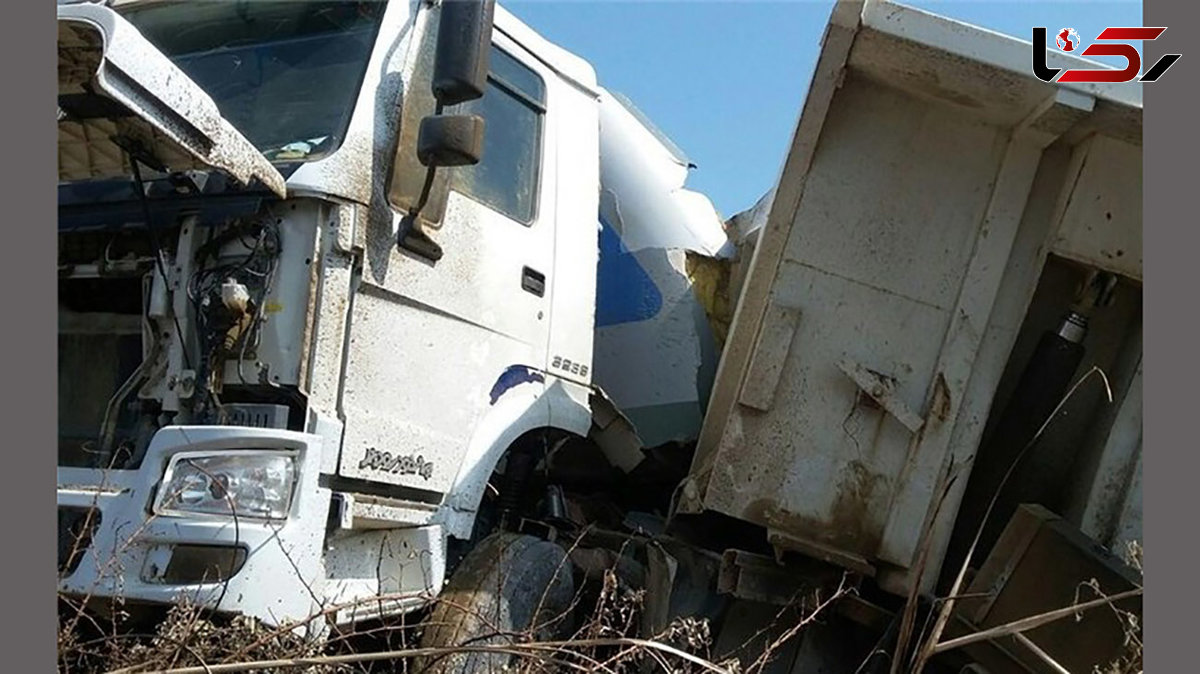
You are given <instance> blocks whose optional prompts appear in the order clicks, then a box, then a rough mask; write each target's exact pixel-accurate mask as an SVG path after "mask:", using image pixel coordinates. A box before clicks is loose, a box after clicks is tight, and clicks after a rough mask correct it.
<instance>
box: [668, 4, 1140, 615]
mask: <svg viewBox="0 0 1200 674" xmlns="http://www.w3.org/2000/svg"><path fill="white" fill-rule="evenodd" d="M1048 62H1049V65H1050V67H1089V66H1092V67H1094V66H1095V64H1089V63H1087V62H1084V61H1081V60H1080V59H1077V58H1073V57H1067V56H1065V55H1063V54H1061V53H1057V52H1055V53H1052V54H1049V55H1048ZM1031 63H1032V58H1031V48H1030V43H1029V41H1028V36H1022V39H1018V38H1015V37H1008V36H1004V35H1000V34H997V33H993V32H990V31H986V30H983V29H981V28H977V27H973V26H969V25H966V24H962V23H958V22H955V21H952V20H949V19H946V18H943V17H939V16H936V15H933V14H929V13H925V12H921V11H918V10H914V9H911V8H907V7H904V6H901V5H897V4H893V3H887V2H865V3H864V2H861V1H859V2H842V3H839V4H838V5H837V6H836V7H835V9H834V11H833V15H832V17H831V19H830V23H829V26H828V29H827V32H826V35H825V38H824V42H823V46H822V50H821V54H820V57H819V60H818V63H817V65H816V69H815V72H814V74H813V79H812V82H811V86H810V88H809V91H808V96H807V100H806V102H805V104H804V107H803V111H802V114H801V117H800V120H799V122H798V125H797V128H796V131H795V135H794V137H793V139H792V144H791V147H790V150H789V153H788V156H787V160H786V163H785V166H784V168H783V172H782V175H781V176H780V179H779V181H778V184H777V186H776V188H775V190H774V198H773V201H771V202H770V206H769V208H765V209H764V208H759V209H758V211H759V212H760V213H765V214H766V217H765V221H764V222H765V224H763V225H762V227H761V230H760V231H756V232H754V236H755V237H757V238H756V239H755V241H756V243H755V244H754V245H753V257H752V258H751V262H750V265H749V272H748V275H747V277H746V280H745V283H744V285H743V286H742V289H741V296H740V301H739V304H738V308H737V312H736V315H735V317H734V320H733V325H732V328H731V333H730V336H729V338H728V341H727V344H726V347H725V351H724V354H723V356H722V362H721V365H720V368H719V371H718V374H717V378H716V383H715V387H714V390H713V395H712V399H711V403H710V405H709V407H708V411H707V415H706V418H705V425H704V428H703V431H702V434H701V437H700V441H699V447H698V450H697V455H696V458H695V462H694V465H693V468H692V473H691V478H690V480H689V483H688V484H686V485H685V489H684V491H683V499H682V503H681V509H682V510H684V511H692V512H696V511H700V510H711V511H717V512H720V513H724V514H726V515H730V516H733V517H736V518H740V519H742V520H745V521H748V522H752V523H754V524H757V525H761V526H762V527H765V528H766V530H767V532H768V535H769V537H770V539H771V541H772V542H773V543H774V544H775V545H776V547H777V548H781V549H788V550H794V551H799V552H802V553H806V554H809V555H813V556H817V557H820V558H823V559H826V560H829V561H834V562H836V563H838V564H841V565H843V566H846V567H849V568H852V569H856V570H859V571H861V572H863V573H866V574H868V575H872V576H875V577H876V579H877V580H878V581H879V583H880V585H881V586H882V587H884V588H885V589H887V590H889V591H893V592H896V593H905V592H907V590H908V589H910V588H911V587H912V586H913V585H914V584H919V586H920V587H921V588H923V589H928V588H930V587H931V585H932V583H933V580H934V578H935V577H936V575H937V571H938V569H939V567H940V566H941V565H942V562H943V558H944V557H945V555H946V551H947V549H948V548H950V547H951V545H950V541H951V538H952V533H953V531H954V526H955V520H956V519H959V514H960V512H961V511H964V510H965V509H967V508H968V506H971V504H970V503H968V500H969V498H975V499H976V500H978V497H977V496H970V497H969V498H964V493H968V494H969V493H970V492H969V490H968V489H967V483H968V482H969V480H968V478H969V477H972V478H974V476H971V470H972V466H975V467H976V470H977V471H979V470H996V468H995V466H996V465H998V464H997V463H996V462H995V461H993V462H991V463H988V462H977V461H974V459H976V458H977V456H976V455H977V453H978V452H981V451H983V450H981V449H980V448H981V447H986V446H987V445H986V443H985V442H983V441H984V440H985V439H986V438H987V437H988V435H987V429H988V428H990V424H991V423H992V422H989V419H991V417H993V416H995V415H994V413H995V412H997V411H998V410H1000V408H1002V407H1003V406H1004V404H1006V403H1007V398H1006V397H1007V396H1010V394H1011V393H1012V392H1013V391H1014V390H1015V389H1016V387H1017V386H1018V384H1017V382H1018V380H1019V379H1020V375H1021V370H1022V369H1023V368H1024V366H1025V363H1026V362H1027V361H1029V359H1030V357H1031V356H1030V354H1031V353H1032V352H1033V351H1034V349H1035V346H1036V344H1037V342H1038V338H1039V336H1040V335H1042V334H1043V333H1044V332H1045V331H1046V330H1054V329H1055V328H1057V327H1058V321H1059V319H1060V318H1061V316H1062V315H1063V312H1064V311H1066V310H1068V309H1069V308H1071V307H1074V306H1079V305H1078V303H1079V302H1081V301H1082V300H1081V299H1080V298H1081V297H1083V294H1081V293H1082V292H1083V291H1084V290H1086V288H1088V287H1090V286H1089V284H1091V283H1092V282H1093V281H1094V280H1095V279H1096V278H1097V275H1098V274H1099V276H1100V277H1102V278H1106V279H1112V280H1111V282H1109V285H1108V286H1106V288H1107V289H1108V294H1107V295H1105V298H1106V299H1105V302H1104V303H1103V304H1104V308H1102V309H1097V310H1096V315H1095V317H1094V318H1093V321H1092V326H1091V332H1090V333H1089V334H1088V336H1087V339H1086V340H1084V342H1083V346H1084V347H1086V355H1084V356H1083V357H1082V359H1081V361H1080V362H1079V365H1078V368H1077V369H1074V370H1072V373H1073V375H1074V377H1075V378H1077V377H1078V376H1079V375H1081V374H1083V373H1084V372H1085V371H1087V370H1088V369H1089V368H1090V367H1091V366H1092V365H1096V366H1099V367H1101V368H1102V369H1104V370H1105V371H1106V373H1107V374H1108V375H1109V378H1110V382H1111V384H1112V388H1113V396H1114V400H1113V402H1112V403H1111V404H1108V403H1106V402H1103V401H1100V400H1099V399H1098V393H1097V391H1099V390H1102V387H1100V388H1096V387H1090V386H1089V387H1085V390H1084V391H1083V392H1081V394H1080V398H1079V401H1078V402H1077V403H1073V404H1078V406H1079V409H1078V410H1075V413H1074V414H1073V415H1072V416H1070V419H1068V420H1066V421H1063V422H1061V423H1060V422H1058V421H1056V422H1055V424H1054V425H1053V426H1052V427H1051V428H1050V429H1049V430H1048V431H1047V432H1048V433H1050V434H1056V435H1055V437H1054V438H1053V442H1052V443H1050V444H1051V445H1052V446H1051V447H1049V448H1048V449H1046V450H1045V451H1044V452H1042V451H1041V450H1039V456H1040V457H1042V458H1041V459H1037V460H1042V461H1045V464H1044V465H1043V464H1038V463H1037V462H1036V461H1037V460H1035V462H1034V464H1032V465H1034V467H1035V468H1036V470H1035V471H1034V473H1032V474H1031V475H1030V476H1029V477H1028V479H1027V480H1026V481H1025V484H1026V485H1027V486H1029V487H1030V488H1031V489H1032V488H1033V487H1034V486H1039V485H1040V487H1044V488H1043V489H1041V490H1040V491H1038V490H1034V491H1033V492H1029V493H1021V494H1019V497H1020V499H1022V500H1032V501H1037V502H1040V503H1044V504H1045V505H1047V506H1048V507H1051V508H1053V509H1054V510H1055V512H1057V513H1059V514H1061V515H1063V516H1064V517H1066V518H1067V519H1068V520H1070V521H1071V522H1072V524H1073V525H1075V526H1078V527H1079V528H1081V529H1082V530H1083V531H1084V532H1086V533H1087V534H1088V535H1089V536H1091V537H1093V538H1094V539H1096V540H1099V541H1101V542H1102V543H1104V544H1105V545H1109V546H1116V545H1117V544H1118V543H1120V542H1121V541H1123V540H1127V539H1129V538H1140V517H1141V515H1140V508H1141V505H1140V460H1141V459H1140V457H1141V421H1140V412H1139V411H1138V410H1140V407H1141V388H1140V376H1141V346H1140V335H1141V327H1140V302H1141V276H1142V252H1141V251H1142V241H1141V231H1142V222H1141V212H1142V202H1141V176H1142V156H1141V123H1142V121H1141V120H1142V108H1141V91H1140V85H1138V84H1136V83H1135V84H1120V85H1092V84H1084V85H1054V84H1047V83H1044V82H1042V81H1040V80H1038V79H1037V78H1036V77H1035V76H1034V75H1033V73H1032V70H1031ZM749 250H750V246H745V245H744V246H743V249H742V252H743V255H747V254H749ZM1089 306H1090V305H1089ZM1080 311H1083V310H1082V309H1080ZM1093 388H1096V390H1093ZM993 421H994V420H993ZM985 463H986V464H987V465H988V466H989V467H988V468H986V469H983V468H979V466H981V465H983V464H985ZM1001 472H1002V471H1001ZM951 473H952V474H954V475H956V476H957V477H956V478H955V480H954V481H953V483H952V484H951V486H950V488H949V490H948V491H947V496H946V498H945V500H944V502H943V503H942V504H941V506H940V509H938V508H937V503H938V498H937V495H938V494H940V493H941V492H942V491H945V490H943V489H942V485H943V484H945V482H946V480H945V476H946V475H947V474H951ZM1047 476H1053V479H1051V477H1047ZM985 477H986V476H985ZM981 479H982V478H981ZM1039 480H1042V481H1043V482H1046V484H1042V483H1039ZM977 491H978V490H977ZM977 505H978V504H977V503H976V504H975V506H977ZM972 507H974V506H972ZM1013 507H1014V508H1015V506H1013ZM935 511H936V513H935ZM935 514H936V517H935ZM931 521H932V522H933V526H932V535H931V537H930V539H929V540H930V541H931V544H930V547H929V551H930V554H929V562H928V567H927V573H926V574H925V575H924V576H923V577H922V578H921V579H918V578H916V575H917V574H916V573H915V572H914V568H916V566H917V563H918V560H917V557H918V555H917V553H918V549H919V548H920V547H921V541H922V540H923V532H924V531H925V530H926V526H927V524H928V523H929V522H931ZM1001 524H1003V522H1001ZM918 581H919V582H918Z"/></svg>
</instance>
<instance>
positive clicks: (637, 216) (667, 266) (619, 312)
mask: <svg viewBox="0 0 1200 674" xmlns="http://www.w3.org/2000/svg"><path fill="white" fill-rule="evenodd" d="M599 109H600V120H599V123H600V148H599V151H600V184H601V187H602V191H601V195H600V220H601V233H600V261H599V277H598V279H596V278H595V276H596V275H595V274H593V278H592V279H591V282H593V283H598V285H599V288H598V290H597V293H598V295H597V298H598V299H597V304H596V307H595V310H596V320H595V326H596V327H595V340H596V345H595V358H594V372H595V381H596V383H597V385H599V386H600V387H601V388H602V389H604V391H605V393H607V394H608V395H609V396H611V397H612V400H613V401H614V402H615V403H616V404H617V406H618V407H620V409H621V411H622V412H623V413H624V414H625V415H626V416H627V417H628V418H629V420H630V421H631V422H632V423H633V424H634V426H635V427H636V429H637V433H638V435H639V436H640V438H641V441H642V442H644V443H645V444H646V445H647V446H657V445H661V444H664V443H667V442H690V441H694V440H695V438H696V436H697V435H698V434H699V430H700V424H701V419H702V417H703V415H704V405H705V404H706V403H707V399H708V392H709V388H710V386H711V382H712V377H713V374H714V371H715V369H716V363H717V359H718V355H719V354H718V353H717V346H716V343H715V339H714V337H713V334H712V328H711V326H710V324H709V320H708V316H707V314H706V312H705V309H704V307H703V306H702V305H701V304H700V301H699V298H697V296H696V294H695V292H694V291H693V289H692V279H691V273H690V270H689V269H688V255H689V254H692V253H696V254H701V255H705V256H710V257H714V256H723V255H726V254H727V253H728V250H727V249H728V248H729V246H728V239H727V237H726V235H725V231H724V227H723V225H722V223H721V220H720V218H719V217H718V215H717V212H716V210H715V209H714V207H713V205H712V203H711V202H710V201H709V200H708V198H707V197H705V196H703V195H701V194H699V193H697V192H693V191H691V190H688V189H685V188H684V183H685V181H686V179H687V175H688V164H687V163H686V160H684V159H682V158H681V157H679V156H677V153H676V152H674V151H673V150H672V148H671V147H669V146H668V145H667V144H666V143H664V142H663V140H662V139H660V138H659V137H658V136H657V135H656V134H655V133H654V132H652V131H651V130H650V129H649V128H647V127H646V126H645V124H644V123H643V122H642V121H641V120H640V119H639V118H638V117H637V115H636V114H635V113H634V112H633V111H632V110H631V109H629V108H628V107H627V105H626V104H625V103H623V102H622V101H621V100H620V99H619V98H617V97H616V96H614V95H613V94H611V93H610V92H607V91H604V92H602V93H601V97H600V106H599ZM593 236H594V235H593ZM593 245H594V244H593ZM591 268H595V265H594V263H593V265H592V266H591Z"/></svg>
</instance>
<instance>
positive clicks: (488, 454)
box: [443, 373, 592, 538]
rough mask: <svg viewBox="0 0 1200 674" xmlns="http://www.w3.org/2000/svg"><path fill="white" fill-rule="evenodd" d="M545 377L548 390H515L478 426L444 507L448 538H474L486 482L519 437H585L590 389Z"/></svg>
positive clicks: (484, 417)
mask: <svg viewBox="0 0 1200 674" xmlns="http://www.w3.org/2000/svg"><path fill="white" fill-rule="evenodd" d="M542 374H543V375H544V376H545V382H546V383H545V386H544V388H543V387H534V386H516V387H514V388H511V389H508V390H507V391H504V392H503V394H501V395H500V396H499V397H498V398H497V399H496V402H495V403H494V404H492V405H491V406H490V407H489V408H488V410H487V412H486V413H485V414H484V416H483V418H482V419H481V420H480V422H479V424H478V426H476V428H475V432H474V434H473V435H472V436H471V441H470V444H469V445H468V446H467V453H466V455H465V456H464V457H463V461H462V464H461V468H459V471H458V475H457V476H455V478H454V484H453V486H452V487H451V489H450V492H449V494H448V495H447V497H446V501H445V502H444V504H443V508H444V509H445V511H446V512H445V519H444V525H445V527H446V533H447V534H449V535H450V536H454V537H455V538H468V537H470V535H471V527H472V526H473V525H474V523H475V513H476V511H477V510H478V508H479V503H480V502H481V500H482V499H483V490H484V489H485V488H486V486H487V482H488V479H489V478H490V477H491V476H492V473H493V472H495V470H496V465H497V464H498V463H499V462H500V459H501V457H503V456H504V453H505V452H507V451H508V448H509V447H510V446H512V444H513V443H514V442H516V440H517V439H518V438H520V437H521V436H523V435H525V434H526V433H529V432H530V431H536V430H538V429H558V430H564V431H568V432H571V433H575V434H576V435H579V436H581V437H582V436H586V435H587V433H588V429H589V428H590V427H591V423H592V413H591V408H590V406H589V403H588V393H589V390H588V388H587V387H585V386H581V385H579V384H575V383H572V382H568V381H564V380H562V379H559V378H558V377H555V376H554V375H551V374H546V373H542Z"/></svg>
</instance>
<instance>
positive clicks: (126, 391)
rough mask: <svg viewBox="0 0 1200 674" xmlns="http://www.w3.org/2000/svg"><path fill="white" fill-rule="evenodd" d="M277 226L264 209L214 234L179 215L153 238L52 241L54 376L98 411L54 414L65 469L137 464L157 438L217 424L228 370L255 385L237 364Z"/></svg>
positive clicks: (262, 306) (266, 281) (124, 232)
mask: <svg viewBox="0 0 1200 674" xmlns="http://www.w3.org/2000/svg"><path fill="white" fill-rule="evenodd" d="M281 224H282V223H281V221H280V219H279V218H277V217H275V216H274V215H273V214H271V213H270V212H268V211H264V212H262V213H260V215H259V216H257V217H253V218H234V219H232V220H230V221H227V222H225V223H221V224H217V223H214V224H211V225H209V224H205V223H200V222H199V221H198V220H197V219H196V218H194V217H188V218H185V219H184V220H183V221H182V222H181V223H180V224H179V225H178V226H175V227H170V228H167V227H157V228H155V231H154V232H153V236H150V235H148V232H147V230H145V229H143V228H140V227H139V228H126V229H121V230H118V231H111V230H94V231H88V232H82V231H76V232H69V233H64V234H62V235H61V236H60V242H59V276H60V282H59V316H60V318H59V324H60V335H61V336H60V341H59V350H60V354H59V355H60V361H62V362H63V364H64V366H66V367H67V370H66V371H64V372H63V374H62V376H66V377H69V378H70V379H71V384H72V387H74V388H76V389H77V390H80V391H83V392H85V393H86V394H87V396H88V398H89V399H92V400H97V401H107V402H101V403H100V404H99V405H90V406H79V405H71V406H69V408H64V409H63V410H60V413H61V414H65V415H66V417H67V418H66V419H64V422H65V423H66V426H67V427H70V428H71V429H72V430H71V432H70V433H68V434H67V436H69V437H66V439H63V440H62V442H63V444H62V446H60V455H62V454H63V452H65V453H66V454H67V455H73V456H74V457H75V458H74V459H71V460H68V461H67V462H68V463H69V464H72V465H81V466H94V467H113V468H119V467H128V466H136V465H137V464H138V463H140V460H141V457H142V456H143V455H144V453H145V450H146V448H147V446H148V444H149V441H150V438H151V437H152V436H153V435H154V433H155V431H157V430H158V429H159V428H161V427H163V426H165V425H167V424H170V423H220V422H223V421H224V420H225V418H226V415H227V414H228V410H227V409H224V408H223V407H222V405H221V401H220V395H221V393H222V391H223V389H224V386H225V383H226V380H227V377H230V376H231V375H229V374H227V366H226V363H227V362H229V361H234V363H235V364H236V365H235V367H233V368H232V369H229V372H231V373H236V375H233V376H232V379H230V381H233V382H236V383H238V384H240V385H244V386H247V387H256V386H260V385H263V384H264V382H263V381H261V379H262V377H261V376H254V375H251V374H250V373H249V372H248V371H246V370H245V369H244V368H243V362H244V361H245V360H246V359H247V358H250V359H253V358H255V357H256V352H257V350H258V346H259V342H260V336H259V335H260V332H261V326H262V325H263V323H264V321H265V320H266V316H267V311H266V306H267V304H268V302H267V297H268V295H269V294H270V292H271V289H272V287H273V278H274V276H275V272H276V269H277V267H278V264H279V256H280V251H281V250H282V245H281V237H280V230H279V228H280V225H281ZM256 372H257V370H256ZM267 388H273V387H272V386H268V387H267ZM81 395H83V394H81ZM256 401H257V402H263V401H262V400H257V399H256ZM265 402H278V401H269V400H268V401H265Z"/></svg>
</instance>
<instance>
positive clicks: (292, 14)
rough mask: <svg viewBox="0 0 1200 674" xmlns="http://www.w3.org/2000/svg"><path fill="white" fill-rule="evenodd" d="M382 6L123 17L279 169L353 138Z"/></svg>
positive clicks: (174, 7)
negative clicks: (348, 131) (353, 119)
mask: <svg viewBox="0 0 1200 674" xmlns="http://www.w3.org/2000/svg"><path fill="white" fill-rule="evenodd" d="M385 6H386V3H383V2H295V1H292V2H272V1H264V0H255V1H253V2H248V1H246V0H238V1H237V2H195V1H182V2H144V3H143V2H134V3H130V4H128V5H125V6H123V7H121V6H118V7H119V11H120V13H121V15H122V16H124V17H125V18H126V19H127V20H128V21H129V22H130V23H132V24H133V25H134V26H135V27H136V28H137V29H138V30H139V31H140V32H141V33H142V35H144V36H145V37H146V39H148V40H149V41H150V42H151V43H153V44H154V46H155V47H157V48H158V49H159V50H160V51H162V52H163V53H164V54H166V55H167V57H169V58H170V59H171V60H172V61H173V62H174V63H175V65H176V66H178V67H179V68H180V69H181V70H183V71H184V72H185V73H186V74H187V75H188V77H190V78H191V79H192V80H194V81H195V82H196V83H197V84H199V85H200V86H201V87H202V88H203V89H204V90H205V91H206V92H208V95H209V96H211V97H212V99H213V100H214V101H215V102H216V104H217V107H218V108H219V109H220V110H221V114H222V115H223V116H224V117H225V119H227V120H228V121H229V122H230V123H231V124H233V125H234V126H235V127H236V128H237V129H238V130H239V131H241V132H242V134H243V135H245V136H246V138H247V139H249V140H250V142H251V143H253V144H254V145H255V146H256V147H257V148H258V149H259V151H260V152H262V153H263V154H264V155H266V157H267V158H268V159H270V160H272V161H281V162H282V161H307V160H312V159H316V158H319V157H321V156H323V155H327V154H329V153H330V152H332V151H333V150H335V149H337V147H338V145H340V144H341V142H342V139H343V137H344V136H345V133H346V128H347V126H348V125H349V122H350V115H351V113H352V112H353V108H354V103H355V100H356V99H357V94H358V90H359V87H360V85H361V84H362V79H363V75H364V74H365V72H366V66H367V60H368V58H369V57H370V53H371V46H372V44H373V43H374V41H375V36H376V33H377V31H378V28H379V23H380V18H381V17H382V15H383V9H384V7H385Z"/></svg>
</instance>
